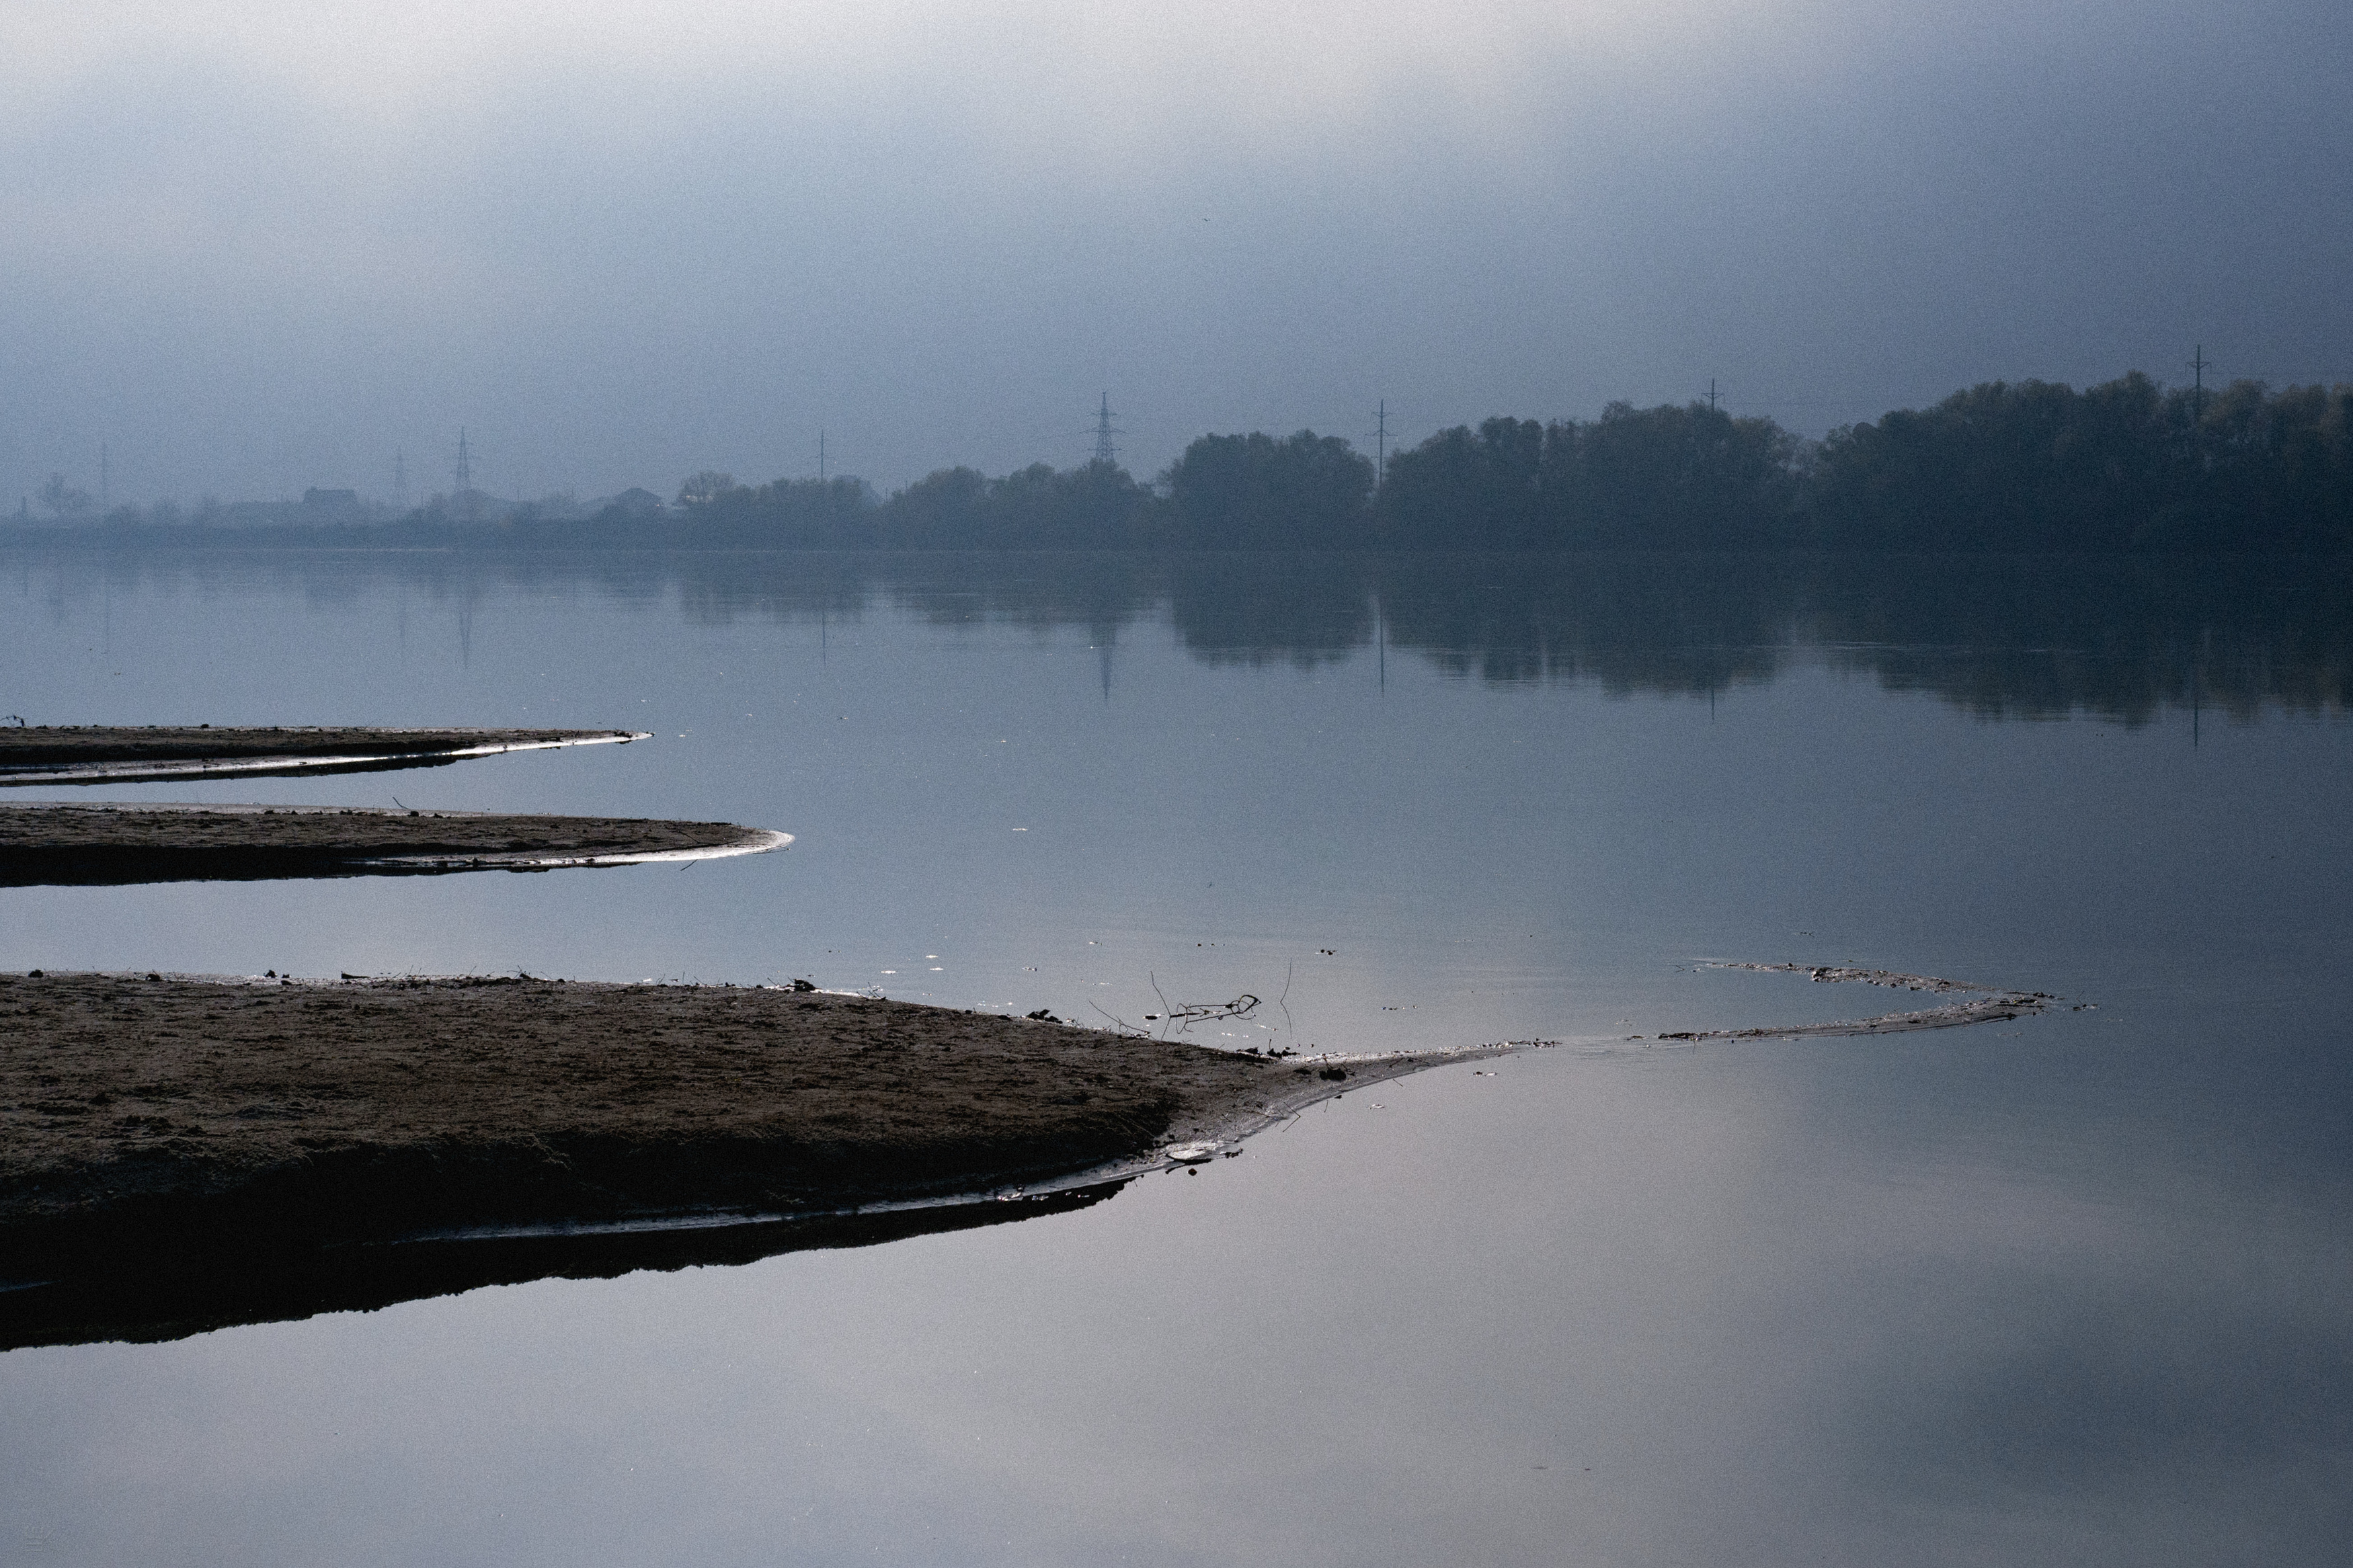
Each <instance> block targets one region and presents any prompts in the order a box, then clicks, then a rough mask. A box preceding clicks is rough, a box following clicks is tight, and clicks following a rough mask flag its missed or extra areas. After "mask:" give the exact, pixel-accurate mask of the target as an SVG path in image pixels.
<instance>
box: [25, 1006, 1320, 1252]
mask: <svg viewBox="0 0 2353 1568" xmlns="http://www.w3.org/2000/svg"><path fill="white" fill-rule="evenodd" d="M1295 1077H1297V1075H1295V1074H1294V1071H1293V1068H1291V1067H1289V1066H1287V1065H1286V1064H1283V1063H1279V1062H1274V1061H1270V1060H1267V1059H1266V1058H1255V1057H1249V1056H1236V1055H1232V1054H1229V1053H1226V1052H1220V1051H1216V1050H1211V1049H1208V1048H1207V1047H1198V1046H1191V1045H1185V1044H1181V1043H1167V1042H1161V1041H1152V1040H1140V1039H1135V1038H1132V1037H1124V1036H1120V1035H1114V1034H1109V1033H1105V1032H1102V1031H1097V1030H1093V1029H1083V1028H1078V1027H1074V1026H1068V1025H1061V1024H1054V1023H1048V1022H1044V1021H1039V1020H1030V1019H1024V1018H1007V1017H1000V1016H994V1015H989V1014H980V1013H964V1012H956V1011H952V1010H949V1009H946V1008H938V1007H925V1006H920V1005H914V1004H912V1003H903V1002H888V1001H883V1000H881V999H879V998H866V997H858V996H844V995H837V994H828V993H821V992H800V991H794V990H790V989H783V988H776V989H768V988H756V987H733V986H700V985H659V984H643V985H617V984H587V983H567V982H564V981H543V980H536V979H525V978H506V979H406V978H403V979H389V980H347V981H326V982H321V981H300V982H290V981H277V980H270V979H267V978H265V979H263V980H260V981H258V982H257V981H247V980H237V979H184V978H176V977H174V978H165V977H164V976H161V975H157V976H155V977H153V978H148V977H143V976H138V975H96V974H66V975H41V976H23V977H16V976H9V977H0V1241H5V1247H0V1259H5V1263H0V1279H15V1280H22V1279H27V1278H37V1277H43V1276H45V1274H47V1273H48V1272H52V1271H56V1270H61V1269H62V1270H68V1271H70V1270H72V1269H74V1268H82V1267H87V1266H90V1265H94V1264H98V1263H100V1262H101V1261H102V1260H103V1258H105V1257H107V1256H109V1255H127V1254H141V1253H147V1252H152V1251H153V1249H156V1248H162V1249H164V1250H165V1251H170V1252H182V1251H185V1250H186V1249H187V1248H189V1247H200V1248H216V1247H237V1248H243V1249H252V1248H256V1247H260V1248H265V1249H267V1248H287V1247H316V1246H321V1245H325V1244H328V1243H334V1242H354V1241H371V1240H385V1239H391V1238H396V1237H405V1236H414V1235H419V1234H429V1233H448V1232H455V1231H465V1230H479V1229H495V1228H498V1227H502V1226H503V1227H512V1226H530V1225H533V1224H534V1223H539V1222H543V1221H545V1220H547V1219H548V1218H549V1217H550V1216H561V1217H562V1218H563V1219H565V1221H567V1222H572V1223H579V1222H591V1223H595V1222H605V1223H613V1222H626V1221H630V1220H636V1219H644V1218H649V1217H655V1216H661V1215H685V1214H693V1213H702V1212H710V1211H735V1212H740V1213H745V1214H752V1213H757V1214H765V1215H776V1214H791V1213H795V1212H808V1213H814V1212H832V1211H836V1210H840V1209H845V1208H854V1207H858V1206H861V1205H872V1204H877V1203H884V1202H907V1201H914V1200H923V1199H927V1198H944V1197H948V1196H952V1195H954V1194H962V1193H970V1192H973V1191H975V1190H977V1189H980V1188H984V1187H989V1186H993V1185H997V1184H1007V1183H1020V1182H1024V1181H1038V1180H1044V1179H1050V1178H1054V1177H1068V1176H1070V1175H1071V1174H1072V1173H1077V1172H1081V1171H1084V1170H1087V1169H1090V1168H1092V1167H1097V1166H1103V1165H1106V1164H1110V1163H1116V1162H1118V1161H1121V1160H1124V1159H1131V1158H1134V1157H1135V1156H1137V1155H1139V1154H1142V1153H1145V1152H1148V1151H1150V1150H1151V1149H1153V1148H1154V1147H1155V1145H1156V1144H1159V1143H1163V1142H1167V1141H1169V1140H1172V1139H1181V1138H1184V1137H1188V1136H1195V1135H1201V1134H1206V1133H1207V1132H1208V1131H1209V1130H1210V1129H1211V1128H1212V1127H1213V1126H1215V1125H1218V1124H1219V1123H1220V1122H1221V1121H1226V1120H1230V1119H1231V1117H1232V1116H1233V1114H1234V1113H1235V1112H1237V1111H1238V1110H1240V1109H1241V1108H1243V1107H1244V1106H1245V1105H1250V1106H1259V1107H1264V1106H1269V1105H1271V1104H1272V1102H1273V1100H1274V1099H1275V1098H1276V1097H1275V1095H1274V1094H1273V1093H1272V1092H1271V1089H1275V1088H1287V1087H1288V1085H1287V1084H1284V1083H1282V1082H1281V1081H1280V1080H1283V1079H1294V1078H1295ZM1307 1081H1315V1082H1319V1083H1320V1082H1321V1081H1322V1080H1307Z"/></svg>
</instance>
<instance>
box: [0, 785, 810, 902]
mask: <svg viewBox="0 0 2353 1568" xmlns="http://www.w3.org/2000/svg"><path fill="white" fill-rule="evenodd" d="M791 842H792V836H791V835H789V834H785V833H776V832H772V831H770V830H768V829H766V828H759V827H743V826H737V825H736V824H734V823H730V822H670V821H662V820H658V819H647V818H636V817H607V816H509V815H503V814H499V813H492V812H465V811H407V810H396V809H393V808H391V807H375V806H311V805H300V806H294V805H276V806H270V805H149V804H145V803H125V804H121V805H0V886H6V887H25V886H30V885H34V884H60V883H63V884H77V885H82V884H98V883H108V884H119V883H132V882H173V881H196V880H208V881H220V880H243V879H257V878H270V877H352V876H383V875H394V874H399V873H404V872H406V873H417V872H437V871H467V870H509V871H542V870H549V869H553V868H558V867H569V866H622V865H631V864H637V863H639V862H643V861H648V860H687V859H707V858H717V857H721V856H728V855H751V854H757V853H759V852H761V851H763V850H767V849H777V848H782V847H785V846H786V845H787V844H789V843H791Z"/></svg>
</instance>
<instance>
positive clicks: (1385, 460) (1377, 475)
mask: <svg viewBox="0 0 2353 1568" xmlns="http://www.w3.org/2000/svg"><path fill="white" fill-rule="evenodd" d="M1388 477H1389V400H1388V398H1386V397H1384V398H1382V399H1381V406H1380V411H1379V412H1378V413H1377V414H1376V415H1374V416H1373V488H1374V489H1379V488H1380V485H1381V483H1382V481H1383V480H1385V479H1388Z"/></svg>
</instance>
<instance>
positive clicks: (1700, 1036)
mask: <svg viewBox="0 0 2353 1568" xmlns="http://www.w3.org/2000/svg"><path fill="white" fill-rule="evenodd" d="M1707 967H1708V968H1710V969H1746V970H1748V971H1750V972H1751V973H1757V974H1804V975H1808V976H1810V977H1811V978H1812V979H1813V981H1814V983H1815V984H1821V985H1828V984H1837V983H1839V982H1841V981H1856V982H1859V983H1861V984H1865V985H1884V986H1887V987H1889V988H1891V989H1893V990H1897V991H1924V992H1926V993H1928V994H1931V995H1937V996H1954V995H1957V996H1961V997H1964V998H1966V1000H1962V1001H1957V1002H1947V1003H1945V1004H1944V1005H1941V1006H1936V1007H1920V1008H1915V1009H1914V1010H1912V1011H1910V1012H1906V1013H1881V1014H1878V1015H1876V1016H1873V1017H1869V1018H1852V1019H1842V1020H1840V1021H1838V1022H1834V1023H1829V1024H1788V1025H1783V1026H1780V1027H1778V1028H1771V1027H1767V1028H1757V1029H1694V1030H1687V1031H1685V1032H1683V1033H1682V1034H1675V1035H1661V1036H1659V1037H1658V1038H1660V1039H1662V1040H1756V1039H1775V1040H1808V1039H1840V1038H1846V1037H1853V1036H1857V1035H1901V1034H1908V1033H1910V1032H1911V1031H1913V1030H1915V1029H1950V1028H1956V1027H1958V1026H1961V1025H1964V1024H1998V1023H2001V1022H2003V1021H2005V1020H2007V1019H2010V1018H2021V1017H2024V1016H2027V1015H2028V1014H2031V1013H2040V1012H2042V1010H2043V1009H2044V1008H2046V1007H2048V1006H2050V1005H2051V1004H2052V1002H2054V1001H2056V1000H2057V998H2056V997H2054V996H2052V994H2050V993H2049V992H2047V991H2010V990H2005V989H2003V988H2002V987H2000V986H1995V985H1976V984H1970V983H1968V981H1964V980H1939V979H1936V977H1935V976H1933V975H1927V974H1898V973H1895V972H1894V971H1893V970H1889V969H1847V968H1843V967H1841V966H1839V965H1836V964H1812V963H1728V962H1727V963H1709V964H1708V965H1707ZM1636 1038H1638V1039H1639V1038H1641V1037H1640V1036H1637V1037H1636Z"/></svg>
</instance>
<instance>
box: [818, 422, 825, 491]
mask: <svg viewBox="0 0 2353 1568" xmlns="http://www.w3.org/2000/svg"><path fill="white" fill-rule="evenodd" d="M817 482H818V483H819V484H823V483H825V426H822V425H820V426H818V427H817Z"/></svg>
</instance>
